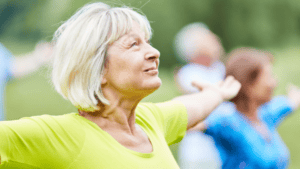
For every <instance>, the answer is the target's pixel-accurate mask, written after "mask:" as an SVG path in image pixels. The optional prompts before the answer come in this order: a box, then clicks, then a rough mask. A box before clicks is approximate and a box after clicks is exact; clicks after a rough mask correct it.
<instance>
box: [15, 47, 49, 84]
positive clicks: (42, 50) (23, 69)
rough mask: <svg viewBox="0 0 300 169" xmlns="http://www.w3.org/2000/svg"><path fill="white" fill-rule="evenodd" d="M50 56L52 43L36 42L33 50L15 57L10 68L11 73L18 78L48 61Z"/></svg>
mask: <svg viewBox="0 0 300 169" xmlns="http://www.w3.org/2000/svg"><path fill="white" fill-rule="evenodd" d="M51 56H52V45H51V44H50V43H41V44H38V45H36V47H35V50H34V51H32V52H30V53H27V54H24V55H21V56H19V57H15V59H14V61H13V63H12V68H11V71H12V75H13V76H14V77H15V78H20V77H23V76H25V75H27V74H30V73H32V72H34V71H36V70H38V69H39V68H40V67H41V66H43V65H44V64H46V63H48V62H49V61H50V59H51Z"/></svg>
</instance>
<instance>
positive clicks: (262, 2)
mask: <svg viewBox="0 0 300 169" xmlns="http://www.w3.org/2000/svg"><path fill="white" fill-rule="evenodd" d="M89 2H91V1H90V0H43V1H40V0H26V1H23V0H1V1H0V23H1V24H0V35H1V36H9V37H12V38H16V39H26V40H28V39H33V40H38V39H40V38H50V39H51V36H52V34H53V32H54V31H55V30H56V29H57V27H58V26H59V25H60V23H61V22H62V21H64V20H66V19H68V18H69V17H70V16H71V15H72V14H73V13H74V12H75V11H76V10H78V8H80V7H81V6H83V5H84V4H86V3H89ZM107 2H109V3H110V4H113V5H117V6H118V5H121V6H122V5H128V6H132V7H135V8H138V9H140V10H142V11H143V12H144V13H145V14H146V16H147V17H148V19H149V20H150V21H151V25H152V28H153V30H154V37H153V39H152V43H153V45H154V47H156V48H157V49H158V50H159V51H160V52H161V63H162V66H170V65H173V64H175V63H176V62H177V61H176V60H175V59H174V50H173V39H174V36H175V35H176V33H177V32H178V31H179V30H180V29H181V28H182V27H183V26H185V25H186V24H188V23H191V22H204V23H205V24H207V25H208V27H209V28H210V29H211V30H212V31H213V32H214V33H216V34H217V35H218V36H219V37H220V38H221V40H222V43H223V45H224V47H225V49H226V50H227V51H229V50H231V49H233V48H235V47H237V46H254V47H258V48H266V47H274V46H281V45H284V43H286V42H287V41H289V39H293V38H298V37H299V35H300V33H299V31H300V1H298V0H251V1H249V0H226V1H225V0H186V1H182V0H152V1H149V0H122V1H114V2H112V1H107Z"/></svg>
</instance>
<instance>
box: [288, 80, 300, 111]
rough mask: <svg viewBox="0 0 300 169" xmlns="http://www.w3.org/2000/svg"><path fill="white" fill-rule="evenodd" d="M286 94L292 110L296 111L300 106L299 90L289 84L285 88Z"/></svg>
mask: <svg viewBox="0 0 300 169" xmlns="http://www.w3.org/2000/svg"><path fill="white" fill-rule="evenodd" d="M287 93H288V94H287V96H288V98H289V100H290V102H291V103H292V106H293V108H294V110H296V109H298V108H299V106H300V88H299V87H297V86H295V85H293V84H289V85H288V87H287Z"/></svg>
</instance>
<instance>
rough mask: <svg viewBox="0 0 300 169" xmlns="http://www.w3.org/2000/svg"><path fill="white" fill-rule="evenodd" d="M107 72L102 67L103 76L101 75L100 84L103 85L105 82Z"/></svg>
mask: <svg viewBox="0 0 300 169" xmlns="http://www.w3.org/2000/svg"><path fill="white" fill-rule="evenodd" d="M106 74H107V71H106V69H104V71H103V76H102V77H101V85H105V84H106V83H107V78H106V76H107V75H106Z"/></svg>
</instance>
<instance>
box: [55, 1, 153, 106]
mask: <svg viewBox="0 0 300 169" xmlns="http://www.w3.org/2000/svg"><path fill="white" fill-rule="evenodd" d="M134 21H135V22H137V23H138V24H139V25H140V27H141V29H142V31H144V32H145V36H146V38H147V39H150V38H151V36H152V31H151V27H150V23H149V21H148V19H147V18H146V16H145V15H143V14H141V13H138V12H136V11H134V10H133V9H132V8H129V7H126V6H124V7H110V6H109V5H107V4H104V3H101V2H98V3H92V4H87V5H85V6H84V7H82V8H81V9H80V10H79V11H78V12H76V13H75V14H74V15H73V16H72V17H71V18H70V19H69V20H67V21H66V22H65V23H63V24H62V25H61V26H60V27H59V28H58V30H57V31H56V32H55V34H54V39H53V40H54V42H55V47H54V62H53V71H52V82H53V84H54V87H55V89H56V90H57V92H58V93H60V94H61V95H62V96H63V97H64V98H65V99H67V100H70V101H71V103H72V104H73V105H74V106H75V107H77V108H78V109H81V110H84V111H95V110H99V109H100V107H99V106H98V102H99V101H100V102H101V103H103V104H107V105H108V104H109V101H108V100H107V99H106V98H105V97H104V96H103V93H102V90H101V80H102V76H103V70H104V66H105V62H106V52H107V48H108V47H109V45H111V44H112V43H113V42H115V41H116V40H118V39H119V38H120V37H121V36H123V35H124V34H126V33H128V32H129V31H130V30H131V28H132V25H133V22H134Z"/></svg>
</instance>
